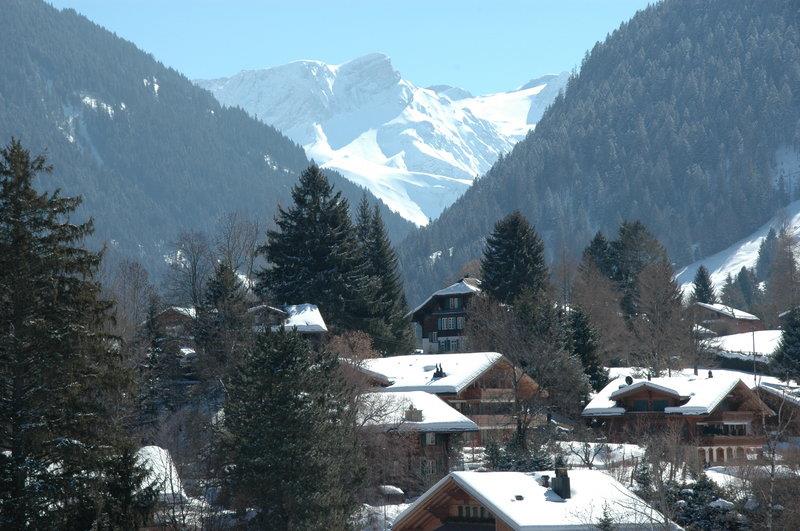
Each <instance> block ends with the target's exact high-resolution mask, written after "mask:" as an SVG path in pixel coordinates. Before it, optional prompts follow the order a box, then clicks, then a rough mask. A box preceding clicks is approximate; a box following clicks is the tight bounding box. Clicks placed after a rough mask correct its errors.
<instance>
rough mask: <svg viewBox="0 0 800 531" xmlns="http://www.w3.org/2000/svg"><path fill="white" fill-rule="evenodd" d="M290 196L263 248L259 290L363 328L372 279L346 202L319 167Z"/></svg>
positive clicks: (338, 322)
mask: <svg viewBox="0 0 800 531" xmlns="http://www.w3.org/2000/svg"><path fill="white" fill-rule="evenodd" d="M292 199H293V201H294V204H293V205H292V206H291V207H289V208H288V209H284V208H279V213H278V216H277V217H276V219H275V224H276V225H277V229H276V230H270V231H268V232H267V243H266V245H264V246H262V247H261V248H260V253H261V254H263V255H264V257H265V258H266V261H267V263H268V265H267V267H266V268H265V269H263V270H262V271H260V272H259V273H258V289H259V291H260V292H261V293H262V294H263V295H268V296H270V297H271V298H272V299H273V300H274V301H275V302H276V303H278V304H300V303H305V302H308V303H313V304H316V305H317V306H319V309H320V311H321V312H322V315H323V316H324V317H325V319H326V321H327V322H328V323H330V324H332V325H334V326H336V327H342V328H345V329H361V328H364V327H365V323H366V320H367V319H368V317H369V315H368V313H367V305H368V297H369V290H368V277H367V276H366V274H365V272H364V269H365V267H364V264H362V263H361V253H360V249H359V245H358V240H357V239H356V235H355V231H354V228H353V224H352V221H351V220H350V214H349V212H348V206H347V200H345V199H344V198H343V197H342V195H341V193H340V192H336V193H334V191H333V188H332V187H331V185H330V184H328V180H327V178H326V177H325V175H324V174H323V173H322V170H320V168H319V167H318V166H316V165H312V166H310V167H309V168H308V169H306V170H305V171H303V173H302V174H301V175H300V181H299V183H298V184H297V185H296V186H295V187H294V188H293V189H292Z"/></svg>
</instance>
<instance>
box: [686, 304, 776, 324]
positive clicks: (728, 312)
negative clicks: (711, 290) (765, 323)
mask: <svg viewBox="0 0 800 531" xmlns="http://www.w3.org/2000/svg"><path fill="white" fill-rule="evenodd" d="M695 304H696V305H697V306H700V307H701V308H705V309H706V310H711V311H712V312H716V313H718V314H721V315H724V316H725V317H730V318H731V319H740V320H742V321H760V320H761V319H759V318H758V317H756V316H755V315H753V314H752V313H747V312H745V311H742V310H739V309H737V308H733V307H731V306H725V305H724V304H719V303H714V304H708V303H705V302H696V303H695Z"/></svg>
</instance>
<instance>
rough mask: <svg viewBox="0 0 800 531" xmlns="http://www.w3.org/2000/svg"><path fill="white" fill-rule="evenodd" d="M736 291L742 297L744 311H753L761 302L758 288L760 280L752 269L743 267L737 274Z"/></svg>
mask: <svg viewBox="0 0 800 531" xmlns="http://www.w3.org/2000/svg"><path fill="white" fill-rule="evenodd" d="M735 285H736V289H738V290H739V293H741V295H742V301H743V303H744V306H742V308H743V309H745V310H747V311H752V310H753V308H755V307H756V306H757V305H758V304H759V303H760V302H761V295H762V293H761V290H760V289H759V287H758V279H757V278H756V275H755V273H754V272H753V270H752V269H747V268H746V267H744V266H742V268H741V269H740V270H739V273H737V274H736V281H735Z"/></svg>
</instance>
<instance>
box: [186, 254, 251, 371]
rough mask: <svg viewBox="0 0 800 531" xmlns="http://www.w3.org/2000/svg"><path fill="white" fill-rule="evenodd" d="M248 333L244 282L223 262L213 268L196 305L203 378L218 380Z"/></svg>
mask: <svg viewBox="0 0 800 531" xmlns="http://www.w3.org/2000/svg"><path fill="white" fill-rule="evenodd" d="M249 335H250V326H249V323H248V320H247V300H246V299H245V292H244V286H243V285H242V281H241V280H240V279H239V277H238V275H237V274H236V271H235V270H234V269H233V267H231V265H230V264H228V263H226V262H220V263H219V264H217V266H216V267H215V269H214V276H213V277H211V280H209V282H208V286H207V287H206V293H205V297H204V300H203V304H202V305H201V306H200V307H199V308H198V312H197V320H196V322H195V337H196V339H197V344H198V346H199V347H200V348H201V349H202V351H203V353H202V359H203V367H204V371H205V374H204V376H205V377H206V378H212V379H214V380H218V379H219V377H220V376H221V374H220V371H223V370H224V369H225V367H226V366H227V365H228V363H229V362H230V361H231V359H232V358H233V357H234V356H235V355H236V353H237V352H238V350H239V349H240V348H241V347H242V346H243V345H244V343H245V342H246V341H247V339H248V338H249Z"/></svg>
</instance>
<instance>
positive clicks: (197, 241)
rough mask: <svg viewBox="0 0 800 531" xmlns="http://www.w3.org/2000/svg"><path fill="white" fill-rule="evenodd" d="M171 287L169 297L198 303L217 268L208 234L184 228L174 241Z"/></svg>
mask: <svg viewBox="0 0 800 531" xmlns="http://www.w3.org/2000/svg"><path fill="white" fill-rule="evenodd" d="M174 250H175V253H174V255H173V257H172V260H171V262H170V273H169V278H168V282H169V285H168V288H169V294H170V297H171V298H172V299H173V300H174V301H175V302H178V303H181V304H186V303H188V304H192V305H193V306H195V307H197V306H199V305H200V304H201V303H202V301H203V296H204V294H205V288H206V282H207V281H208V278H209V277H210V276H211V273H212V272H213V270H214V256H213V252H212V250H211V246H210V245H209V242H208V237H207V236H206V235H205V234H204V233H202V232H197V231H184V232H181V233H180V234H179V235H178V238H177V240H176V241H175V244H174Z"/></svg>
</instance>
